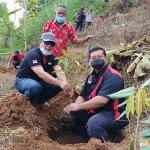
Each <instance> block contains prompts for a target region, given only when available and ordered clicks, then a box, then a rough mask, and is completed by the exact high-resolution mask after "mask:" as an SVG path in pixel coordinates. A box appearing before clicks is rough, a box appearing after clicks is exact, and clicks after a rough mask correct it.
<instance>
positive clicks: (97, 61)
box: [91, 58, 105, 69]
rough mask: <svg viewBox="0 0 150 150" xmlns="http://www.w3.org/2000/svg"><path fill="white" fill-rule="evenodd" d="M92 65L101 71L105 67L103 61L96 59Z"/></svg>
mask: <svg viewBox="0 0 150 150" xmlns="http://www.w3.org/2000/svg"><path fill="white" fill-rule="evenodd" d="M91 65H92V67H93V68H94V69H101V68H102V67H103V66H104V65H105V62H104V60H103V59H99V58H96V59H94V60H93V61H92V62H91Z"/></svg>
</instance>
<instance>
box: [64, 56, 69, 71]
mask: <svg viewBox="0 0 150 150" xmlns="http://www.w3.org/2000/svg"><path fill="white" fill-rule="evenodd" d="M68 64H69V63H68V59H66V58H65V59H64V67H65V69H67V68H68Z"/></svg>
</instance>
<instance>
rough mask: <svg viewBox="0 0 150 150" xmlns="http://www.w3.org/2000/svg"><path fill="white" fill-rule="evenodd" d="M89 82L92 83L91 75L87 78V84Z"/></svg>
mask: <svg viewBox="0 0 150 150" xmlns="http://www.w3.org/2000/svg"><path fill="white" fill-rule="evenodd" d="M91 83H92V75H90V76H89V78H88V84H91Z"/></svg>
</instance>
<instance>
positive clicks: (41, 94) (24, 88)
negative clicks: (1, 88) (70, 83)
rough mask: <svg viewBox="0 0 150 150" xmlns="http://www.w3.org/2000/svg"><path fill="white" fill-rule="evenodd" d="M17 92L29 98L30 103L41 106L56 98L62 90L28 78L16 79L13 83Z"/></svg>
mask: <svg viewBox="0 0 150 150" xmlns="http://www.w3.org/2000/svg"><path fill="white" fill-rule="evenodd" d="M15 87H16V89H17V91H19V92H20V93H22V94H24V95H25V96H27V97H29V99H30V102H31V103H32V102H33V101H37V102H39V103H41V104H43V103H45V102H46V101H48V100H50V99H51V98H53V97H54V96H56V95H57V94H58V93H59V92H61V91H62V89H61V88H60V87H59V86H56V85H53V84H49V83H47V82H45V81H43V80H42V81H39V82H38V81H36V80H33V79H30V78H17V79H16V81H15Z"/></svg>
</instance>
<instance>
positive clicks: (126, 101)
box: [118, 99, 131, 107]
mask: <svg viewBox="0 0 150 150" xmlns="http://www.w3.org/2000/svg"><path fill="white" fill-rule="evenodd" d="M129 101H131V99H127V100H125V101H124V102H123V103H121V104H119V105H118V107H121V106H123V105H125V104H126V103H128V102H129Z"/></svg>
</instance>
